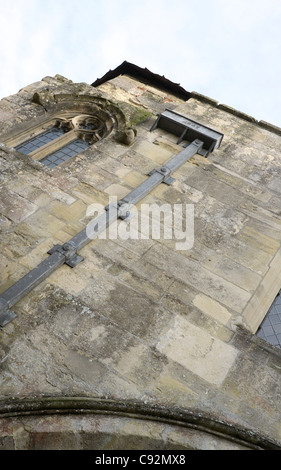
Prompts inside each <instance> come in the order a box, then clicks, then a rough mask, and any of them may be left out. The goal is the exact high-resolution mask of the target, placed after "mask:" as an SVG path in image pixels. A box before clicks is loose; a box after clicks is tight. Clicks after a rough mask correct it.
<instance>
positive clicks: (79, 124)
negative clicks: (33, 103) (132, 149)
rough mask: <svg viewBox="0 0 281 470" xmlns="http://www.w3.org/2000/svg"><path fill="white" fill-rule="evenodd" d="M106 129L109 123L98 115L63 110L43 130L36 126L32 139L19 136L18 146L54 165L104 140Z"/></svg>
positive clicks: (44, 162) (22, 151)
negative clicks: (67, 112)
mask: <svg viewBox="0 0 281 470" xmlns="http://www.w3.org/2000/svg"><path fill="white" fill-rule="evenodd" d="M106 132H107V128H106V125H105V123H104V122H103V121H102V120H101V119H100V118H99V117H98V116H95V115H87V114H80V115H73V114H72V115H71V114H69V115H68V116H67V114H64V115H61V116H57V117H55V118H53V119H52V121H51V122H49V124H46V125H45V129H44V130H42V129H41V132H40V128H39V129H36V128H35V130H34V132H33V135H32V137H30V138H29V139H27V140H24V141H23V142H22V141H21V140H19V139H18V142H17V143H16V145H15V148H16V150H18V151H19V152H21V153H23V154H24V155H30V156H31V157H32V158H34V159H35V160H38V161H40V162H41V163H43V164H44V165H46V166H48V167H49V168H54V167H56V166H57V165H60V164H62V163H64V162H66V161H67V160H69V159H70V158H72V157H74V156H75V155H77V154H78V153H80V152H82V151H83V150H85V149H87V148H88V147H89V145H91V144H93V143H95V142H97V141H99V140H101V139H102V138H103V137H104V135H105V133H106Z"/></svg>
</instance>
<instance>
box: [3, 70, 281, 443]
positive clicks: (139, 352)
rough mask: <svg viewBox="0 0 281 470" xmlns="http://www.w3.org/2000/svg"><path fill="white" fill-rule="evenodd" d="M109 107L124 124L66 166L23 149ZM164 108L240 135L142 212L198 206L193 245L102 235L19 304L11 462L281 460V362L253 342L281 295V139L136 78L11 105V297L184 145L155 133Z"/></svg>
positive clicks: (210, 104)
mask: <svg viewBox="0 0 281 470" xmlns="http://www.w3.org/2000/svg"><path fill="white" fill-rule="evenodd" d="M93 103H95V104H98V105H99V106H100V107H101V108H102V109H103V110H104V111H106V112H108V113H109V114H110V115H112V116H114V122H115V127H114V128H113V129H112V131H110V132H109V134H108V136H107V137H106V138H105V139H103V140H101V141H99V142H97V143H96V144H95V145H93V146H91V147H90V148H89V149H87V150H85V151H84V152H83V153H81V154H79V155H77V156H76V157H74V158H72V159H70V160H69V161H67V162H65V163H64V164H63V165H61V166H59V167H56V168H54V169H49V168H47V167H44V166H43V165H42V164H40V163H38V162H36V161H34V160H33V159H32V158H31V157H29V156H26V155H22V154H20V153H19V152H17V151H16V150H14V149H13V148H11V144H10V143H11V142H12V140H11V139H13V138H14V136H15V135H16V133H17V132H19V131H21V130H22V129H27V127H28V126H29V125H30V122H31V121H32V122H34V123H36V122H38V121H40V122H41V121H44V120H46V119H47V118H48V116H49V115H50V114H51V113H53V111H54V110H56V109H58V108H59V109H60V110H62V109H64V110H65V109H68V108H69V107H72V108H75V109H78V108H79V109H81V107H82V109H89V106H91V105H93ZM166 108H168V109H171V110H175V111H176V112H178V113H181V114H183V115H185V116H188V117H189V118H190V119H193V120H196V121H198V122H200V123H202V124H205V125H206V126H209V127H212V128H214V129H216V130H218V131H219V132H222V133H223V134H224V139H223V142H222V145H221V147H220V148H219V149H217V150H216V151H215V152H214V153H212V154H210V155H209V156H208V158H207V159H206V158H204V157H202V156H200V155H196V156H195V157H193V158H192V159H191V160H190V161H189V162H188V163H186V164H185V165H184V166H183V167H181V168H180V169H179V170H177V171H176V172H175V173H174V175H173V176H174V177H175V178H176V181H175V182H174V184H173V185H171V186H167V185H165V184H162V185H160V186H158V187H157V188H156V189H155V190H153V192H152V193H151V194H149V195H148V196H146V198H145V199H144V200H143V201H142V202H145V203H154V202H155V203H160V204H164V203H170V204H177V203H184V204H194V208H195V241H194V246H193V248H192V249H190V250H187V251H177V250H176V249H175V242H174V240H165V239H163V240H162V239H160V240H153V239H143V240H141V239H138V240H130V239H128V240H120V239H117V240H109V239H105V240H103V239H96V240H93V241H92V242H91V243H90V244H88V245H87V246H85V247H84V248H83V249H82V250H81V251H80V253H79V254H81V256H83V258H84V261H83V262H82V263H80V264H78V265H77V266H76V267H75V268H74V269H71V268H70V267H69V266H67V265H63V266H61V267H60V268H59V269H58V270H57V271H55V272H54V273H53V274H52V275H50V276H49V277H48V279H47V280H45V281H43V282H42V283H41V284H40V285H38V286H37V287H36V288H35V289H34V290H33V291H32V292H31V293H30V294H28V295H27V296H26V297H25V298H24V299H22V300H20V301H19V302H18V303H17V304H16V305H15V306H14V311H15V312H16V313H17V315H18V316H17V318H16V320H15V321H14V322H11V323H9V324H8V325H7V326H6V327H5V328H4V329H3V330H2V331H1V332H0V357H1V372H0V383H1V387H0V448H2V449H6V448H8V449H14V448H16V449H29V448H32V449H45V448H47V449H51V448H63V449H67V448H78V449H81V448H84V449H90V448H94V449H104V448H110V449H122V448H126V447H127V448H140V449H144V448H148V449H174V448H176V449H237V450H238V449H239V450H240V449H245V448H259V449H262V448H264V449H269V448H276V449H280V448H281V427H280V422H281V415H280V409H281V408H280V397H281V393H280V390H281V387H280V385H281V380H280V371H281V351H280V350H279V349H277V348H275V347H273V346H271V345H269V344H267V343H266V342H264V341H263V340H261V339H259V338H257V337H256V336H255V333H256V331H257V328H258V327H259V325H260V323H261V321H262V319H263V318H264V316H265V314H266V312H267V310H268V308H269V306H270V305H271V303H272V301H273V300H274V297H275V295H276V294H277V292H278V291H279V290H280V287H281V269H280V267H281V260H280V256H281V247H280V243H281V230H280V229H281V218H280V214H281V213H280V169H281V157H280V150H281V140H280V135H279V133H278V132H277V131H276V129H274V126H271V125H264V123H263V122H260V123H258V122H257V121H255V120H254V119H250V118H246V117H245V115H243V113H238V112H235V110H232V109H230V108H228V107H227V106H222V105H218V103H217V102H215V101H214V100H212V99H209V98H207V97H203V96H202V95H199V94H198V93H195V92H193V93H192V96H191V98H190V99H189V100H188V101H183V100H182V99H179V98H177V97H175V96H174V95H173V94H169V93H166V92H164V91H162V90H159V89H157V88H156V87H153V86H151V85H147V84H144V83H141V82H140V81H138V80H136V79H134V78H132V77H128V76H125V75H123V76H119V77H117V78H114V79H112V80H110V81H108V82H106V83H103V84H102V85H100V86H99V87H98V88H94V87H92V86H89V85H87V84H74V83H73V82H71V81H69V80H67V79H65V78H63V77H60V76H56V77H54V78H52V77H46V78H44V79H43V80H42V81H40V82H37V83H35V84H32V85H29V86H28V87H26V88H24V89H23V90H21V91H20V92H19V93H18V94H17V95H15V96H11V97H7V98H4V99H3V100H2V101H1V102H0V121H1V122H0V142H1V144H0V157H1V159H0V165H1V175H0V178H1V190H0V192H1V202H0V208H1V218H0V227H1V230H2V234H1V241H0V246H1V250H0V253H1V255H0V262H1V272H0V292H4V291H5V290H6V289H7V288H8V287H10V286H11V285H12V284H13V283H14V282H15V281H17V280H18V279H19V278H21V277H22V276H23V275H24V274H26V273H28V272H29V270H31V269H33V268H34V267H36V266H37V265H38V264H39V263H40V262H41V261H42V260H43V259H45V258H47V257H48V255H47V252H48V250H50V249H51V248H52V247H53V246H54V245H56V244H61V243H65V242H67V241H68V240H69V239H70V238H71V237H73V236H74V235H75V234H76V233H78V232H79V231H80V230H82V229H83V228H84V227H85V225H86V224H87V222H88V221H89V218H88V217H87V216H86V211H87V208H88V206H89V205H91V204H93V203H100V204H103V205H107V204H108V197H109V196H117V197H118V198H121V197H124V196H125V195H126V194H127V193H129V192H130V191H131V190H132V189H134V188H135V187H136V186H137V185H138V184H140V183H141V182H142V181H144V180H145V179H146V178H147V173H148V172H149V171H151V170H153V169H154V168H156V167H158V166H159V165H162V164H164V163H165V161H166V160H167V159H169V158H170V157H171V156H172V155H173V154H175V153H177V152H179V151H181V150H182V147H181V146H180V145H177V143H176V138H175V136H173V135H171V134H168V133H167V132H165V131H163V130H161V129H156V130H155V131H153V132H150V128H151V126H152V124H153V123H154V121H155V119H156V117H157V114H158V113H161V112H163V111H164V110H165V109H166ZM129 129H134V131H133V133H134V138H133V140H132V141H131V140H130V142H128V141H126V138H127V136H128V135H130V134H128V135H126V136H124V135H123V134H121V133H124V132H127V131H128V130H129ZM121 135H122V136H121ZM128 143H129V144H130V145H129V146H128V145H126V144H128ZM63 410H64V414H65V416H62V414H61V413H62V411H63ZM85 410H86V411H85ZM81 430H82V431H81ZM125 446H126V447H125Z"/></svg>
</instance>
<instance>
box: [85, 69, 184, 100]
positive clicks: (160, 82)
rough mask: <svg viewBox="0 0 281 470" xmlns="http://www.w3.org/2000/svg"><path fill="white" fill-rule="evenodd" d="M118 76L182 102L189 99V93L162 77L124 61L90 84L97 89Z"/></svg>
mask: <svg viewBox="0 0 281 470" xmlns="http://www.w3.org/2000/svg"><path fill="white" fill-rule="evenodd" d="M119 75H128V76H129V77H131V78H135V79H137V80H138V81H140V82H141V83H144V84H146V85H150V86H153V87H156V88H158V89H159V90H162V91H166V92H168V93H170V94H172V95H174V96H176V97H177V98H180V99H182V100H184V101H187V100H189V98H191V93H190V92H188V91H186V90H185V89H184V88H182V87H181V86H180V85H179V84H177V83H173V82H171V81H170V80H168V79H167V78H165V77H164V76H161V75H158V74H155V73H153V72H150V70H148V69H147V68H141V67H138V66H137V65H134V64H132V63H130V62H127V61H126V60H125V61H124V62H123V63H122V64H121V65H119V66H118V67H117V68H116V69H114V70H109V72H107V73H106V74H105V75H104V76H103V77H102V78H98V79H97V80H96V81H95V82H93V83H92V86H93V87H98V86H99V85H102V84H103V83H105V82H108V81H109V80H112V79H114V78H116V77H118V76H119Z"/></svg>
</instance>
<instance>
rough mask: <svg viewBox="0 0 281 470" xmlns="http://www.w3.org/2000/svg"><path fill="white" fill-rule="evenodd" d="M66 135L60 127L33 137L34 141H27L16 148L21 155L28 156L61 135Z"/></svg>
mask: <svg viewBox="0 0 281 470" xmlns="http://www.w3.org/2000/svg"><path fill="white" fill-rule="evenodd" d="M63 134H64V131H63V129H59V128H58V127H52V128H51V129H49V130H47V131H45V132H42V134H39V135H37V136H36V137H33V138H32V139H29V140H27V141H26V142H24V143H23V144H20V145H17V146H16V147H15V148H16V150H18V151H19V152H21V153H24V154H25V155H28V154H29V153H31V152H33V151H34V150H37V149H38V148H40V147H42V146H43V145H46V144H48V143H49V142H52V141H53V140H55V139H57V138H58V137H60V136H61V135H63Z"/></svg>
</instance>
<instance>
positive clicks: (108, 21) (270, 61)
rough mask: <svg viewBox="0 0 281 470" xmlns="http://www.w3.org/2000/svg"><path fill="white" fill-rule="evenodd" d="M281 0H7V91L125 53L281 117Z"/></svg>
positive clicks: (97, 72) (228, 100) (0, 60)
mask: <svg viewBox="0 0 281 470" xmlns="http://www.w3.org/2000/svg"><path fill="white" fill-rule="evenodd" d="M280 25H281V0H197V1H195V0H141V1H136V0H107V1H104V0H79V1H78V0H13V1H12V2H8V1H7V0H0V64H1V74H0V98H3V97H5V96H8V95H10V94H14V93H17V91H18V90H19V89H20V88H22V87H24V86H26V85H28V84H31V83H33V82H35V81H38V80H41V79H42V78H43V77H45V76H47V75H49V76H54V75H56V74H57V73H58V74H61V75H63V76H65V77H67V78H69V79H71V80H73V81H74V82H87V83H89V84H90V83H92V82H93V81H95V80H96V79H97V78H100V77H102V76H103V75H104V74H105V73H106V72H108V71H109V70H110V69H114V68H116V67H117V66H118V65H120V64H121V63H122V62H123V61H124V60H127V61H128V62H132V63H134V64H136V65H138V66H140V67H147V68H148V69H149V70H151V71H152V72H154V73H157V74H160V75H164V76H165V77H166V78H168V79H169V80H172V81H173V82H176V83H179V84H180V85H181V86H182V87H184V88H185V89H186V90H187V91H197V92H199V93H202V94H204V95H207V96H209V97H211V98H213V99H215V100H217V101H219V102H220V103H222V104H227V105H229V106H232V107H233V108H236V109H239V110H240V111H243V112H245V113H247V114H250V115H252V116H253V117H255V118H256V119H258V120H260V119H263V120H265V121H268V122H270V123H272V124H275V125H277V126H279V127H281V79H280V77H281V61H280V52H281V26H280Z"/></svg>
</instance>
